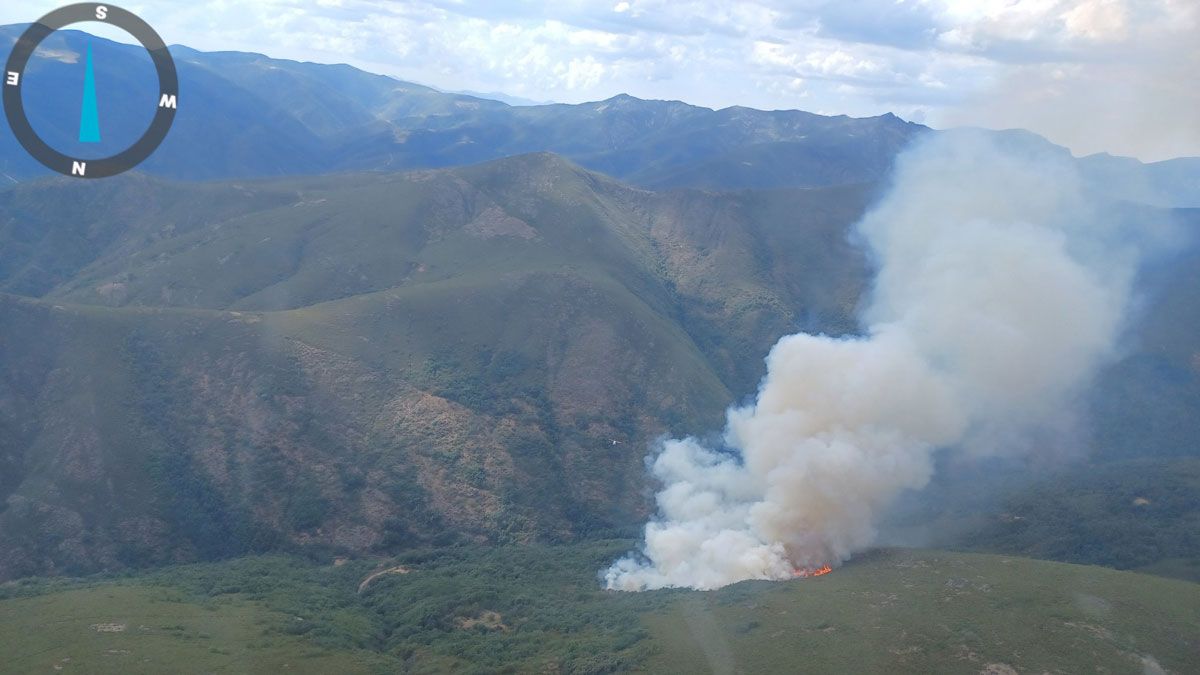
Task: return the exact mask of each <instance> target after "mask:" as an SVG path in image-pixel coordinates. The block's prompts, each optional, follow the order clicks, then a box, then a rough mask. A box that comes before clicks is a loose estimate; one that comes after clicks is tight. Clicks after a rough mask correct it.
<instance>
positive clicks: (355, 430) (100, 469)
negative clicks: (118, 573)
mask: <svg viewBox="0 0 1200 675" xmlns="http://www.w3.org/2000/svg"><path fill="white" fill-rule="evenodd" d="M115 187H116V189H113V190H107V191H98V190H95V189H93V188H92V187H91V186H89V185H77V184H75V183H71V182H66V181H51V182H48V183H44V184H34V185H29V186H19V187H16V188H13V189H10V190H8V191H5V192H3V193H0V202H3V207H4V208H5V209H6V211H7V212H9V213H12V214H13V216H12V217H11V218H9V220H8V221H7V224H6V225H5V226H4V228H2V229H0V237H3V241H2V244H0V251H3V255H0V260H2V261H3V264H0V284H3V285H4V287H5V288H6V289H7V290H8V291H9V292H10V293H11V294H10V295H3V296H0V345H3V349H4V355H5V358H3V359H0V402H2V403H3V405H0V428H3V429H5V431H6V433H4V434H3V436H2V437H0V466H3V468H4V471H3V472H0V499H2V501H0V504H2V506H0V542H2V543H3V546H2V547H0V578H11V577H16V576H23V575H28V574H39V573H56V572H57V573H61V572H68V573H81V572H86V571H93V570H105V569H120V568H124V567H128V566H143V565H151V564H162V563H165V562H170V561H172V560H192V559H212V558H221V557H228V556H232V555H241V554H245V553H249V552H256V551H269V550H292V549H301V548H316V549H318V550H323V551H341V552H346V553H356V554H361V553H368V552H375V551H395V550H402V549H404V548H408V547H412V546H417V545H425V544H449V543H454V542H470V543H482V542H492V543H496V542H528V541H537V540H543V541H559V540H567V539H575V538H578V537H586V536H596V535H597V534H601V533H605V532H616V531H631V530H630V528H632V527H634V525H635V523H637V522H638V521H639V520H641V519H642V518H644V517H645V515H646V513H647V512H648V508H649V506H650V504H649V502H648V500H647V499H646V497H647V495H646V493H645V492H644V490H643V487H644V486H645V476H644V464H643V459H644V457H645V455H646V453H647V449H648V447H649V444H650V442H651V441H652V440H653V439H654V438H656V437H657V436H659V435H660V434H663V433H668V432H670V433H676V434H679V433H685V432H687V431H690V430H696V429H701V430H702V429H711V428H716V427H718V426H719V425H720V422H721V414H722V411H723V408H724V406H725V405H727V403H728V402H729V401H730V400H731V399H732V398H733V397H734V395H735V394H734V392H737V391H742V392H744V391H749V390H750V389H751V388H752V387H753V384H754V382H755V381H756V380H757V378H758V377H759V376H760V374H761V368H762V365H761V360H760V359H761V357H762V354H764V353H765V352H766V349H767V348H768V347H769V345H770V344H771V342H772V341H773V340H774V339H775V338H776V337H777V336H778V335H780V334H782V333H783V332H785V331H787V330H789V325H791V324H792V323H793V322H794V321H797V320H805V321H808V322H810V323H813V322H815V323H818V324H820V325H823V326H825V327H827V328H828V329H829V330H846V329H849V328H850V327H852V322H851V320H850V319H849V317H850V314H851V312H852V310H853V303H854V298H856V297H857V295H858V294H859V293H860V289H861V285H862V279H863V268H862V266H861V265H853V266H843V265H841V264H840V263H841V262H843V261H845V260H847V259H853V258H852V257H851V256H852V255H853V254H852V253H851V251H852V249H851V248H850V246H849V244H848V243H846V241H845V239H844V236H843V233H844V231H845V228H846V226H847V224H848V223H849V222H852V221H853V220H854V218H856V217H857V215H858V213H859V212H861V209H862V208H863V204H864V203H865V199H866V191H865V190H863V189H859V188H833V189H829V190H801V191H790V192H789V191H783V192H777V193H764V194H746V195H738V196H732V197H726V196H721V195H713V194H709V193H700V192H676V193H661V194H659V193H650V192H645V191H641V190H636V189H633V188H629V187H626V186H623V185H621V184H619V183H616V182H613V181H611V180H609V179H606V178H602V177H600V176H597V175H595V174H590V173H588V172H585V171H583V170H581V169H579V168H578V167H575V166H574V165H571V164H569V163H567V162H565V161H563V160H561V159H559V158H556V157H554V156H551V155H529V156H523V157H517V158H513V159H509V160H503V161H500V162H495V163H491V164H485V165H480V166H476V167H468V168H465V169H458V170H451V171H440V172H422V173H414V174H386V175H383V174H374V175H359V176H341V177H331V178H314V179H303V180H289V181H276V182H252V183H235V184H199V185H184V184H172V183H163V182H159V181H155V180H151V179H146V178H144V177H139V176H132V177H126V178H122V179H119V180H118V182H117V183H116V184H115ZM781 217H786V219H785V220H781ZM787 251H801V252H802V253H801V254H800V255H793V254H788V255H783V253H784V252H787ZM818 282H819V283H818ZM18 293H19V294H20V295H16V294H18ZM735 336H736V337H735Z"/></svg>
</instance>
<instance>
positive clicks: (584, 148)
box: [0, 26, 1200, 206]
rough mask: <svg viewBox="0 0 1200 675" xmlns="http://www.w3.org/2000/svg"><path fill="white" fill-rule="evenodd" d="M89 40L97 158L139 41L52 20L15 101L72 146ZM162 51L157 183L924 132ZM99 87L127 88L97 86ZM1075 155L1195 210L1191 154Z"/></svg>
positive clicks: (128, 115)
mask: <svg viewBox="0 0 1200 675" xmlns="http://www.w3.org/2000/svg"><path fill="white" fill-rule="evenodd" d="M21 28H22V27H20V26H5V27H0V40H3V39H6V40H15V37H16V36H17V35H18V34H19V33H20V30H21ZM89 43H90V44H92V46H93V47H94V49H95V50H96V52H97V55H98V58H97V61H96V67H97V75H96V77H97V81H98V86H99V88H100V89H101V97H100V104H101V118H102V122H103V123H104V126H106V127H108V128H109V129H108V130H109V131H110V133H108V134H107V135H106V139H105V143H104V144H102V145H101V146H99V147H96V148H91V147H89V148H85V150H86V151H88V152H92V153H93V155H92V156H101V155H103V154H109V153H106V152H104V151H105V150H113V149H119V148H121V147H124V146H125V144H127V143H128V142H130V141H131V140H132V139H133V138H135V137H136V136H137V135H138V133H140V130H141V129H142V128H144V126H145V124H147V123H148V120H149V114H150V112H151V111H152V109H153V106H149V105H143V103H144V101H145V100H147V99H148V98H150V97H153V96H155V92H154V87H155V84H154V83H155V80H154V75H153V70H152V68H151V67H150V65H149V59H148V58H147V57H146V56H145V54H144V52H142V51H141V50H140V48H137V47H132V46H128V45H121V44H117V43H113V42H110V41H107V40H103V39H100V38H95V37H92V36H90V35H87V34H86V33H80V32H76V31H60V32H58V33H56V34H54V35H53V36H51V38H50V39H48V40H47V42H46V43H45V45H44V47H45V48H44V50H43V51H41V52H40V55H39V56H38V57H36V58H34V59H33V61H32V62H31V66H30V73H29V76H28V78H27V80H28V85H29V86H28V87H27V90H26V97H27V105H30V107H31V108H33V109H35V110H37V111H39V112H38V113H37V116H38V117H39V118H41V119H43V120H44V121H43V122H42V123H41V124H40V130H43V131H44V132H45V133H46V135H47V136H49V138H48V139H47V140H49V141H50V142H51V143H52V144H53V145H55V147H59V148H62V149H64V150H67V151H70V149H71V148H72V144H73V143H74V139H73V138H71V137H70V132H71V130H73V129H74V128H75V126H76V125H77V121H76V118H77V114H78V108H79V101H78V96H79V93H78V92H79V87H80V81H81V75H80V66H79V63H80V61H79V56H80V54H82V53H83V52H84V50H85V49H86V48H87V45H88V44H89ZM172 53H173V54H174V56H175V59H176V63H177V65H178V67H179V73H180V80H181V83H182V84H181V100H182V101H183V105H182V106H181V108H180V112H179V115H178V117H177V120H176V123H175V127H174V129H173V130H172V132H171V135H170V136H169V137H168V139H167V141H166V142H165V143H164V144H163V146H162V148H160V150H159V151H158V152H157V153H156V154H155V155H154V156H153V157H152V158H151V159H150V160H149V161H147V162H146V163H145V164H144V165H143V166H142V167H141V169H142V170H143V171H146V172H148V173H150V174H153V175H158V176H163V177H169V178H184V179H197V178H199V179H222V178H235V177H256V176H258V177H265V176H285V175H312V174H320V173H329V172H335V171H347V170H355V171H358V170H388V171H393V170H402V169H411V168H438V167H448V166H462V165H467V164H472V163H476V162H482V161H487V160H490V159H498V158H501V157H507V156H511V155H516V154H522V153H528V152H542V151H548V152H554V153H557V154H560V155H562V156H564V157H567V158H569V159H571V160H572V161H574V162H576V163H578V164H580V165H581V166H584V167H586V168H588V169H592V170H595V171H600V172H602V173H605V174H608V175H610V176H613V177H617V178H620V179H622V180H626V181H629V182H632V183H634V184H638V185H642V186H645V187H653V188H658V187H671V186H685V187H700V188H707V189H739V188H771V187H811V186H822V185H841V184H852V183H865V182H872V181H876V180H879V179H881V178H882V177H884V176H885V175H886V174H887V171H888V169H889V168H890V166H891V162H892V159H893V158H894V157H895V155H896V154H897V153H898V152H899V151H900V150H901V149H902V148H903V147H904V146H905V145H907V144H908V142H909V141H910V140H912V138H914V137H915V136H917V135H919V134H922V133H926V132H928V131H929V129H928V128H927V127H924V126H921V125H918V124H913V123H910V122H905V121H903V120H901V119H899V118H897V117H895V116H893V115H890V114H888V115H882V116H879V117H871V118H861V119H855V118H849V117H846V116H836V117H826V116H822V115H815V114H812V113H807V112H802V111H796V110H790V111H771V112H768V111H761V110H754V109H751V108H742V107H732V108H725V109H722V110H710V109H708V108H702V107H699V106H693V105H689V104H686V103H682V102H678V101H646V100H641V99H637V98H634V97H631V96H626V95H621V96H616V97H613V98H611V99H608V100H606V101H598V102H594V103H582V104H578V105H565V104H550V105H521V106H510V105H507V104H506V103H502V102H501V101H499V100H493V98H495V97H494V96H492V95H486V94H485V95H478V96H477V95H467V94H455V93H445V92H441V91H438V90H436V89H433V88H430V87H426V86H422V85H418V84H412V83H409V82H402V81H399V80H396V79H393V78H391V77H386V76H382V75H373V74H370V73H366V72H363V71H361V70H358V69H355V68H353V67H350V66H346V65H323V64H315V63H299V62H295V61H287V60H282V59H272V58H269V57H266V56H263V55H260V54H247V53H240V52H211V53H208V52H199V51H196V50H193V49H189V48H187V47H182V46H176V47H173V48H172ZM106 90H107V91H120V92H127V93H129V95H128V96H116V95H114V96H104V94H103V92H104V91H106ZM30 99H32V101H30ZM1026 135H1027V136H1029V137H1031V142H1039V143H1045V142H1046V141H1045V140H1044V139H1041V138H1040V137H1037V136H1034V135H1033V134H1027V132H1026ZM1064 152H1065V150H1064ZM1081 163H1082V165H1083V166H1084V169H1085V171H1086V172H1087V174H1088V175H1089V176H1091V177H1093V178H1094V179H1095V180H1096V181H1099V182H1101V183H1103V184H1104V186H1105V187H1106V189H1107V188H1109V187H1111V190H1112V193H1113V194H1119V195H1123V196H1126V197H1128V198H1129V199H1132V200H1135V201H1143V202H1146V203H1152V204H1155V205H1158V206H1197V205H1200V159H1182V160H1173V161H1170V162H1160V163H1156V164H1149V165H1144V164H1142V163H1141V162H1138V161H1136V160H1133V159H1128V158H1114V157H1107V156H1093V157H1089V158H1085V159H1084V160H1081ZM0 173H3V174H4V175H5V176H7V177H8V180H10V181H11V180H18V179H24V178H28V177H34V176H41V175H46V171H45V170H44V169H43V168H42V167H41V166H40V165H37V164H36V163H35V162H33V161H32V160H31V159H29V158H28V157H27V156H26V155H25V153H24V152H23V151H21V150H20V148H18V147H17V146H16V143H15V140H14V139H13V138H12V137H11V134H10V132H9V131H8V129H7V126H6V125H5V126H4V129H3V131H2V132H0ZM0 178H3V176H0Z"/></svg>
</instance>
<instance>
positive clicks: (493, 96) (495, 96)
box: [450, 90, 555, 106]
mask: <svg viewBox="0 0 1200 675" xmlns="http://www.w3.org/2000/svg"><path fill="white" fill-rule="evenodd" d="M450 93H451V94H462V95H463V96H474V97H475V98H486V99H490V100H492V101H500V102H501V103H507V104H508V105H512V106H521V105H553V104H554V103H555V102H554V101H535V100H533V99H531V98H522V97H520V96H513V95H512V94H505V93H504V92H502V91H486V92H480V91H470V90H462V91H452V92H450Z"/></svg>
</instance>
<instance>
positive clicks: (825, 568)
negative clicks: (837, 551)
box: [792, 565, 833, 579]
mask: <svg viewBox="0 0 1200 675" xmlns="http://www.w3.org/2000/svg"><path fill="white" fill-rule="evenodd" d="M832 571H833V568H832V567H830V566H829V565H822V566H820V567H818V568H817V569H815V570H801V569H798V570H795V571H794V572H792V577H793V578H796V579H807V578H809V577H821V576H825V575H826V574H829V573H830V572H832Z"/></svg>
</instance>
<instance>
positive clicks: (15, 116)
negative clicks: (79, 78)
mask: <svg viewBox="0 0 1200 675" xmlns="http://www.w3.org/2000/svg"><path fill="white" fill-rule="evenodd" d="M88 21H101V22H104V23H106V24H108V25H110V26H114V27H116V28H119V29H121V30H124V31H125V32H126V33H129V34H130V35H132V36H133V37H134V38H135V39H136V40H137V41H138V42H139V43H141V45H142V47H143V48H145V50H146V53H147V54H149V55H150V61H151V62H153V64H154V72H155V73H156V74H157V75H158V88H157V94H156V95H155V96H156V98H153V99H151V98H149V97H147V99H146V100H145V102H146V104H147V105H153V103H154V102H155V101H157V103H158V105H157V107H156V108H155V109H154V117H153V118H151V120H150V126H149V127H148V128H147V129H146V131H145V132H144V133H143V134H142V135H141V136H140V137H139V138H138V139H137V140H135V141H134V142H133V144H132V145H130V146H129V147H127V148H125V149H124V150H122V151H120V152H117V153H116V154H113V155H110V156H108V157H100V158H90V159H85V158H81V157H77V156H71V155H67V154H64V153H62V152H59V151H58V150H56V149H54V148H53V147H51V146H50V144H49V143H47V142H46V141H45V140H43V139H42V138H41V136H38V133H37V131H35V130H34V128H33V125H32V124H30V123H29V118H28V117H26V116H25V102H24V101H23V100H22V96H21V90H22V89H24V88H25V82H24V80H25V77H24V73H25V66H27V65H28V64H29V59H30V58H32V57H33V55H34V52H36V51H37V48H38V45H40V44H41V43H42V41H43V40H45V39H46V38H47V37H49V36H50V35H51V34H52V33H54V32H55V31H58V30H62V29H63V28H66V27H67V26H70V25H73V24H76V23H85V22H88ZM93 44H98V43H93V42H88V44H87V50H86V53H87V55H86V58H85V59H84V73H83V101H82V102H81V103H80V106H79V142H80V143H99V142H100V110H99V108H100V106H99V105H98V104H97V100H96V67H95V63H93V59H92V45H93ZM100 53H101V58H105V57H111V56H112V55H113V52H112V51H109V50H107V49H101V50H100ZM108 67H109V70H111V69H112V64H111V63H109V65H108ZM2 72H3V81H2V83H0V92H2V93H0V96H2V97H3V99H4V116H5V117H6V118H7V119H8V126H9V127H10V128H11V129H12V131H13V136H15V137H16V139H17V141H18V142H19V143H20V144H21V147H23V148H25V150H26V151H27V152H28V153H29V154H30V155H31V156H32V157H33V158H34V159H36V160H37V161H39V162H41V163H42V164H44V165H45V166H46V167H47V168H50V169H53V170H54V171H57V172H59V173H61V174H63V175H66V176H73V177H76V178H88V179H92V178H108V177H109V176H115V175H117V174H119V173H123V172H125V171H128V170H130V169H132V168H133V167H135V166H137V165H138V164H140V163H141V162H142V160H144V159H146V158H147V157H149V156H150V155H151V154H153V153H154V151H155V150H156V149H158V146H159V145H160V144H161V143H162V142H163V139H165V138H166V137H167V133H168V132H169V131H170V130H171V124H172V123H173V122H174V121H175V113H176V112H178V108H179V75H178V73H176V71H175V61H174V60H172V59H171V52H170V50H168V49H167V45H166V44H165V43H163V40H162V37H160V36H159V34H158V33H156V32H155V31H154V29H153V28H151V27H150V24H148V23H146V22H145V21H143V20H142V19H141V18H140V17H138V16H137V15H136V14H134V13H132V12H130V11H129V10H127V9H122V8H120V7H117V6H115V5H109V4H103V5H100V4H97V3H94V2H81V3H77V4H74V5H67V6H65V7H59V8H58V9H56V10H54V11H52V12H50V13H49V14H47V15H45V16H43V17H42V18H41V19H38V20H37V21H36V22H34V23H33V24H30V26H29V27H28V28H26V29H25V32H24V33H22V34H21V37H19V38H17V42H16V44H15V45H13V49H12V51H11V52H9V54H8V61H7V62H5V65H4V70H3V71H2ZM105 82H106V83H109V84H114V83H112V82H109V81H108V80H107V79H106V80H105ZM119 94H120V92H119V91H118V92H116V93H115V94H114V93H112V92H106V93H105V96H113V95H118V96H119ZM106 100H109V99H106ZM109 131H112V129H111V128H110V129H109ZM109 140H110V141H111V140H112V139H111V138H110V139H109Z"/></svg>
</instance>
